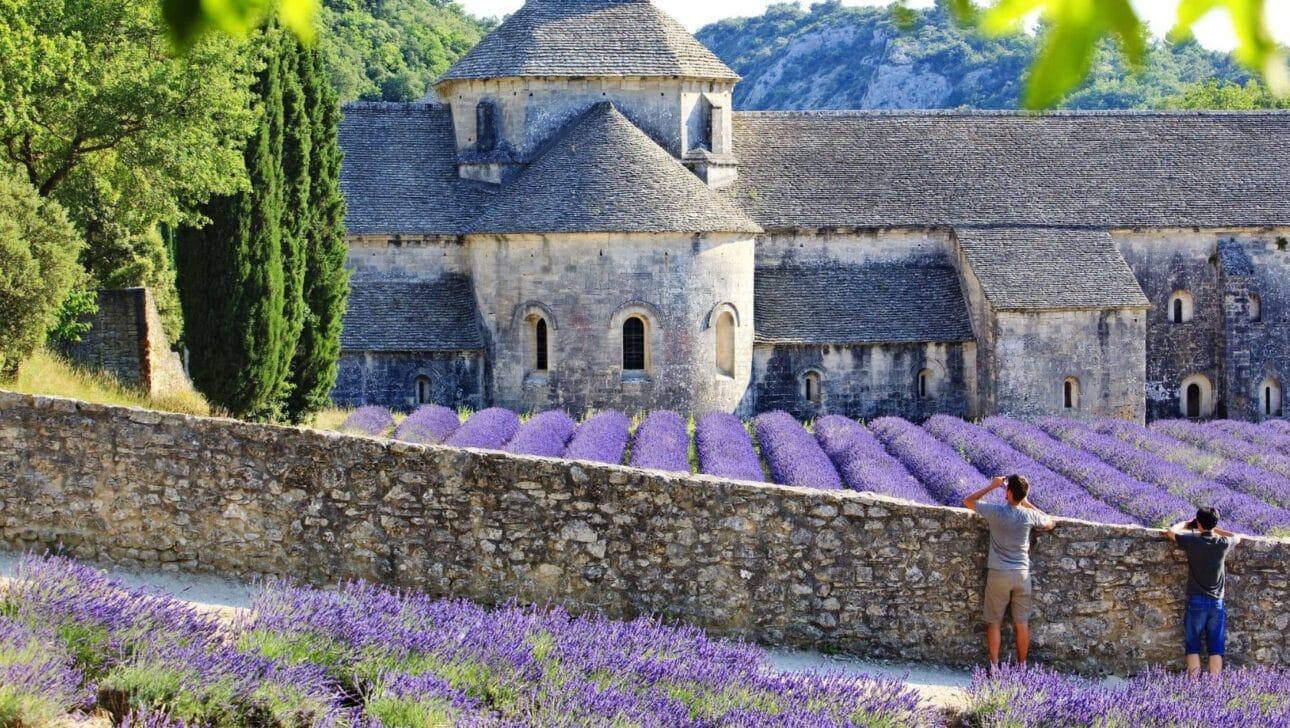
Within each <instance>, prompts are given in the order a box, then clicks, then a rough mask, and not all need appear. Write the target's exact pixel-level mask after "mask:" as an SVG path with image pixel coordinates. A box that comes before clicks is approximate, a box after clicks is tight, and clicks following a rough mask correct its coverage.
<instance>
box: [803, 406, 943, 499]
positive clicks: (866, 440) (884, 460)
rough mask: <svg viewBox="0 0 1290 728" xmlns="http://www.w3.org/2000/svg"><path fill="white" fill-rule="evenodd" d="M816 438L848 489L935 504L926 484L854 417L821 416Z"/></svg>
mask: <svg viewBox="0 0 1290 728" xmlns="http://www.w3.org/2000/svg"><path fill="white" fill-rule="evenodd" d="M815 439H816V440H817V441H818V442H819V443H820V447H821V448H823V450H824V452H825V453H826V454H827V455H828V456H829V459H830V460H832V461H833V464H834V465H835V466H837V469H838V473H839V474H840V475H841V476H842V481H843V482H844V483H846V485H847V487H848V488H850V489H852V490H867V491H870V492H873V493H882V494H884V495H891V496H895V497H897V498H904V499H906V500H912V501H915V502H918V503H928V504H932V505H935V504H936V499H934V498H932V496H931V494H930V493H928V492H927V489H926V488H924V487H923V484H922V483H919V482H918V479H917V478H915V477H914V476H912V475H910V474H909V471H908V470H906V469H905V466H903V465H901V464H900V461H899V460H896V459H895V458H893V457H892V456H891V455H888V454H887V451H886V450H884V449H882V445H881V444H880V443H879V442H878V441H877V440H876V439H874V436H873V435H872V434H871V433H870V432H869V431H868V430H867V429H865V428H864V426H863V425H861V424H860V423H858V422H856V421H855V420H853V419H851V418H849V417H842V416H841V415H827V416H825V417H821V418H820V419H818V420H816V421H815Z"/></svg>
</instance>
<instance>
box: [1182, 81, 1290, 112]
mask: <svg viewBox="0 0 1290 728" xmlns="http://www.w3.org/2000/svg"><path fill="white" fill-rule="evenodd" d="M1162 105H1163V106H1164V107H1165V108H1168V109H1232V110H1238V111H1254V110H1258V109H1290V98H1287V97H1285V96H1276V95H1274V94H1273V93H1272V92H1271V91H1269V90H1268V87H1267V86H1265V85H1263V84H1262V83H1259V82H1258V81H1254V80H1250V81H1247V82H1246V83H1245V84H1244V85H1242V84H1236V83H1222V82H1219V81H1214V80H1209V81H1203V82H1201V83H1197V84H1193V85H1192V86H1190V87H1188V88H1187V89H1185V90H1184V91H1183V92H1182V93H1181V94H1179V95H1177V96H1174V97H1172V98H1169V99H1166V100H1165V102H1164V103H1163V104H1162Z"/></svg>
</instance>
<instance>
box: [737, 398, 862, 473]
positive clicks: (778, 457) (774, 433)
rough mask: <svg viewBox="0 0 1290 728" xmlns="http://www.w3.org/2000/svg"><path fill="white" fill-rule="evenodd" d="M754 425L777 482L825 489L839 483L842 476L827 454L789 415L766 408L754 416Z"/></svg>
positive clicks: (758, 441) (759, 443)
mask: <svg viewBox="0 0 1290 728" xmlns="http://www.w3.org/2000/svg"><path fill="white" fill-rule="evenodd" d="M753 427H754V428H756V431H757V444H758V445H759V446H761V454H762V456H763V457H765V458H766V464H767V465H769V466H770V474H771V477H772V478H773V479H774V480H775V482H776V483H779V484H780V485H800V486H806V487H811V488H826V489H836V488H841V487H842V479H841V478H839V477H838V471H837V468H835V467H833V463H832V462H830V461H829V456H828V455H825V454H824V451H823V450H821V449H820V444H819V443H818V442H816V441H815V438H814V437H811V435H810V433H808V432H807V431H806V429H805V428H803V427H802V425H801V423H800V422H798V421H797V419H796V418H794V417H793V416H792V415H790V414H789V413H787V412H767V413H765V414H762V415H758V416H757V418H756V419H755V420H753Z"/></svg>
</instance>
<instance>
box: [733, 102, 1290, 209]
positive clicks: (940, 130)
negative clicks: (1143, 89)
mask: <svg viewBox="0 0 1290 728" xmlns="http://www.w3.org/2000/svg"><path fill="white" fill-rule="evenodd" d="M734 142H735V152H736V154H737V155H738V157H739V161H740V167H739V181H738V183H737V184H736V185H735V186H734V187H733V188H731V189H730V190H729V191H728V193H729V194H730V195H731V196H732V197H733V198H734V199H736V200H737V201H738V203H739V205H740V206H741V207H743V208H744V210H745V211H746V212H747V213H748V214H749V216H750V217H752V218H753V219H754V220H756V221H757V222H758V223H760V224H761V225H762V226H763V227H766V228H771V227H833V226H856V227H884V226H945V227H956V226H1031V225H1039V226H1052V227H1088V228H1103V229H1105V228H1113V227H1136V226H1142V227H1152V226H1169V227H1173V226H1199V227H1219V226H1235V225H1251V226H1262V225H1287V224H1290V174H1286V170H1287V169H1290V113H1286V112H1279V113H1278V112H1059V113H1049V114H1028V113H1022V112H890V113H874V112H834V113H829V112H798V113H792V112H778V113H776V112H767V113H737V114H735V137H734Z"/></svg>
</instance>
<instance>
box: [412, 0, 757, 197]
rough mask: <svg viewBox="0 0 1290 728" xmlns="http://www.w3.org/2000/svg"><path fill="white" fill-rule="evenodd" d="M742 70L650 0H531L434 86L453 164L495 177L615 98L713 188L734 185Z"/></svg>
mask: <svg viewBox="0 0 1290 728" xmlns="http://www.w3.org/2000/svg"><path fill="white" fill-rule="evenodd" d="M738 81H739V76H738V75H737V74H736V73H735V72H734V71H732V70H730V68H729V67H727V66H726V65H725V64H724V63H722V62H721V60H720V59H719V58H717V57H716V56H715V55H713V54H712V52H711V51H709V50H708V49H707V48H705V47H703V45H702V44H700V43H699V42H698V41H697V40H695V38H694V36H692V35H690V33H689V32H688V31H686V30H685V28H684V27H683V26H682V25H681V24H680V23H678V22H677V21H676V20H674V19H673V18H671V17H669V16H668V15H666V14H665V13H663V12H662V11H660V10H659V9H658V8H656V7H655V6H654V5H653V4H652V3H650V2H649V1H648V0H529V1H528V2H527V3H526V4H525V5H524V7H522V8H521V9H520V10H518V11H517V12H516V13H515V14H514V15H512V16H510V17H509V18H507V20H506V22H504V23H502V25H501V26H499V27H498V28H497V29H496V30H494V31H493V32H492V33H490V34H489V35H488V36H486V37H485V38H484V39H483V40H482V41H480V43H479V45H477V46H475V48H474V49H473V50H471V51H470V52H469V53H467V54H466V55H465V56H464V57H462V59H461V60H459V61H458V62H457V63H456V65H454V66H453V67H452V68H451V69H449V70H448V72H447V73H445V74H444V75H443V76H442V77H441V78H440V79H439V80H438V81H437V82H436V83H435V87H434V92H435V94H436V95H437V96H438V98H439V99H440V100H441V101H442V102H443V103H445V104H448V105H449V106H450V107H451V109H452V119H453V129H454V133H455V135H456V144H457V155H458V170H459V173H460V174H461V176H462V177H463V178H465V179H471V180H476V181H479V182H484V183H489V184H501V183H503V182H506V181H508V180H509V179H511V178H512V177H514V176H515V175H516V174H517V173H519V172H520V171H521V170H523V169H524V167H525V166H527V165H528V164H529V163H530V162H531V161H532V160H533V159H534V158H535V157H536V156H537V155H538V154H539V153H540V152H541V151H542V150H543V149H544V148H545V147H546V146H547V145H548V144H550V143H552V141H553V140H554V139H555V138H556V137H557V136H559V135H560V133H561V132H562V131H563V130H564V129H565V128H566V127H567V126H568V125H569V124H570V122H572V121H574V120H575V119H578V118H579V117H581V116H582V115H583V114H585V113H586V112H587V111H588V110H589V109H591V108H592V107H593V106H595V105H596V104H599V103H603V102H606V101H608V102H611V103H613V104H614V106H615V108H617V109H618V110H620V111H621V112H622V113H623V114H624V115H625V116H626V117H627V118H628V119H630V120H631V121H632V123H633V124H635V125H636V126H638V127H639V128H640V129H641V130H642V131H644V132H645V133H646V134H648V135H649V137H650V138H651V139H653V140H654V141H655V142H657V143H658V145H659V146H661V147H662V148H663V149H665V150H666V151H667V152H668V153H670V154H671V155H672V156H673V157H675V158H676V159H677V160H679V161H681V162H683V163H684V164H685V165H686V166H687V167H689V168H690V169H691V170H692V171H693V172H694V173H695V174H697V175H698V176H699V178H700V179H702V180H703V181H705V182H707V183H708V185H709V186H710V187H714V188H716V187H724V186H727V185H729V184H731V183H733V182H734V180H735V177H736V174H737V162H736V158H735V149H734V145H733V129H732V121H733V120H732V105H731V101H732V95H733V92H734V87H735V84H736V83H737V82H738Z"/></svg>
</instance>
